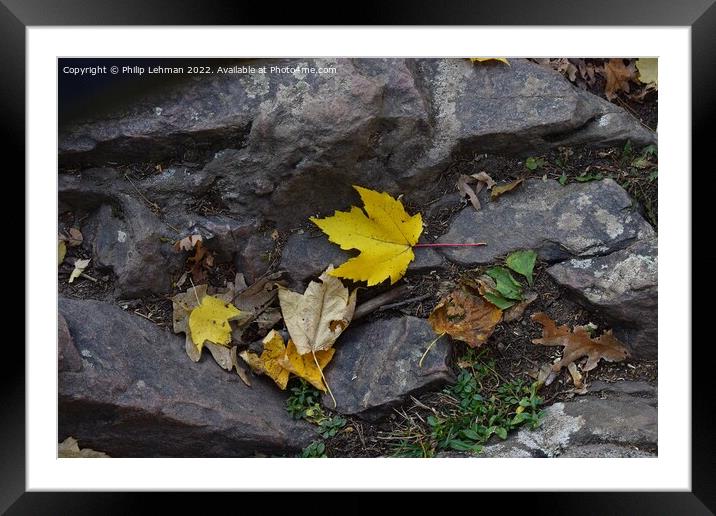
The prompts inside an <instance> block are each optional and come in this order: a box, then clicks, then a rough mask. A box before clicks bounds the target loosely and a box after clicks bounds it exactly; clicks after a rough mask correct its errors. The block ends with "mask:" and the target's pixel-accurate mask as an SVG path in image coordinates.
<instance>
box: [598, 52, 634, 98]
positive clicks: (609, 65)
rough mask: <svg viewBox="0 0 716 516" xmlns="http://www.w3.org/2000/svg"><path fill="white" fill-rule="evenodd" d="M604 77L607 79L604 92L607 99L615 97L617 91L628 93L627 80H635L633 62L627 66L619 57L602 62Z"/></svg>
mask: <svg viewBox="0 0 716 516" xmlns="http://www.w3.org/2000/svg"><path fill="white" fill-rule="evenodd" d="M603 73H604V77H605V78H606V80H607V83H606V85H605V86H604V94H605V95H606V97H607V98H608V99H609V100H613V99H614V98H616V96H617V95H618V93H619V92H621V91H623V92H624V93H629V82H630V81H636V76H637V70H636V67H635V66H634V64H633V63H630V64H629V65H628V66H627V65H625V64H624V60H623V59H621V58H613V59H610V60H609V61H607V62H606V63H604V71H603Z"/></svg>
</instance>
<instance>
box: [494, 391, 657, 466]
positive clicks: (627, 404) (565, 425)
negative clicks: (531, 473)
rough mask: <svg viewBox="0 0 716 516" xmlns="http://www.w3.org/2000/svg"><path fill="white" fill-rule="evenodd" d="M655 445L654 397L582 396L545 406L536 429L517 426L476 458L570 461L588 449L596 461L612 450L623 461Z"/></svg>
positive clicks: (655, 416) (655, 411)
mask: <svg viewBox="0 0 716 516" xmlns="http://www.w3.org/2000/svg"><path fill="white" fill-rule="evenodd" d="M605 445H609V446H607V447H606V448H605V447H604V446H605ZM585 446H591V448H585ZM656 446H657V410H656V398H646V399H645V398H638V397H633V396H627V395H613V396H610V397H609V398H608V399H600V398H596V397H593V396H583V397H580V398H577V399H574V400H571V401H567V402H558V403H555V404H553V405H550V406H549V407H547V408H546V409H545V416H544V420H543V422H542V425H541V426H540V427H539V428H537V429H536V430H530V429H528V428H525V427H523V428H521V429H520V430H518V431H517V432H516V433H514V434H511V435H509V436H508V438H507V440H506V441H503V442H500V443H498V444H493V445H489V446H486V447H485V448H484V450H483V454H482V455H480V456H484V457H558V456H565V457H568V456H574V457H576V456H581V455H579V454H580V453H581V454H584V453H586V452H587V451H588V450H591V451H592V452H593V453H597V454H598V455H596V456H600V457H601V456H615V455H614V453H616V452H617V451H622V452H623V453H624V455H623V456H627V457H629V456H634V455H631V453H633V450H634V448H637V449H639V450H651V449H655V448H656ZM609 454H611V455H609ZM649 455H652V454H651V453H650V452H649Z"/></svg>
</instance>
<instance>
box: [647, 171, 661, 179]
mask: <svg viewBox="0 0 716 516" xmlns="http://www.w3.org/2000/svg"><path fill="white" fill-rule="evenodd" d="M658 177H659V171H658V170H652V171H651V172H650V173H649V181H654V180H655V179H657V178H658Z"/></svg>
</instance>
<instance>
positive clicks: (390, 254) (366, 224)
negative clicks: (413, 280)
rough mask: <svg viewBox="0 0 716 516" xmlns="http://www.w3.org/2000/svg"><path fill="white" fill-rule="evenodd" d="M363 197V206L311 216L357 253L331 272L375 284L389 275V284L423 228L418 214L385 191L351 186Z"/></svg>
mask: <svg viewBox="0 0 716 516" xmlns="http://www.w3.org/2000/svg"><path fill="white" fill-rule="evenodd" d="M353 188H355V189H356V190H357V191H358V193H359V194H360V197H361V199H362V200H363V205H364V206H363V209H360V208H357V207H355V206H353V207H352V208H351V211H349V212H344V211H336V212H335V213H334V214H333V215H332V216H330V217H326V218H323V219H319V218H316V217H311V218H310V220H311V222H313V223H314V224H316V225H317V226H318V227H319V228H321V230H323V232H324V233H326V234H327V235H328V239H329V240H330V241H331V242H333V243H335V244H338V245H339V246H340V247H341V249H343V250H349V249H357V250H359V251H360V254H359V255H358V256H356V257H355V258H351V259H350V260H348V261H346V262H345V263H343V264H342V265H341V266H340V267H338V268H337V269H335V270H333V271H332V272H331V275H332V276H337V277H340V278H346V279H351V280H355V281H367V282H368V286H373V285H377V284H378V283H381V282H382V281H384V280H386V279H388V278H390V283H391V284H393V283H395V282H396V281H398V280H399V279H400V278H402V277H403V276H404V275H405V271H406V270H407V268H408V264H409V263H410V262H411V261H413V259H414V258H415V255H414V254H413V246H414V245H415V244H417V243H418V238H419V237H420V233H422V231H423V219H422V217H421V215H420V214H419V213H418V214H415V215H412V216H411V215H409V214H408V213H407V212H406V211H405V208H404V207H403V204H402V203H401V202H400V201H399V200H398V199H394V198H393V197H391V196H390V195H388V194H387V193H385V192H383V193H381V192H376V191H374V190H369V189H368V188H362V187H360V186H353Z"/></svg>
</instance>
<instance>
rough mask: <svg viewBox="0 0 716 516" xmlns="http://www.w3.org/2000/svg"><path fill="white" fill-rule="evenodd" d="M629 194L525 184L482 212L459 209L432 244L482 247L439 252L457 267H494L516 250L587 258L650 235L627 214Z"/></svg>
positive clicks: (599, 186) (607, 187)
mask: <svg viewBox="0 0 716 516" xmlns="http://www.w3.org/2000/svg"><path fill="white" fill-rule="evenodd" d="M631 206H632V200H631V198H630V197H629V194H628V193H627V192H626V191H625V190H624V189H623V188H622V187H621V186H619V185H618V184H617V183H615V182H614V181H612V180H611V179H604V180H602V181H592V182H589V183H573V184H569V185H566V186H562V185H560V184H559V183H558V182H557V181H555V180H547V181H543V180H542V179H529V180H527V181H525V182H524V184H523V185H521V186H519V187H518V188H517V189H515V190H514V191H512V192H510V193H507V194H505V195H503V196H501V197H499V198H498V199H496V200H495V201H492V202H483V208H482V210H480V211H478V212H476V211H475V210H474V209H472V208H471V207H468V208H465V209H464V210H462V211H461V212H460V213H459V214H458V215H457V216H456V217H455V218H454V219H453V221H452V223H451V224H450V229H449V230H448V232H447V233H446V234H445V235H443V236H442V237H440V238H439V239H438V242H446V243H447V242H476V241H481V242H487V245H486V246H482V247H452V248H450V247H448V248H440V252H441V253H442V254H443V255H445V256H446V257H447V258H448V259H449V260H450V261H453V262H455V263H459V264H461V265H470V266H472V265H479V264H487V263H491V262H494V261H495V260H497V259H498V258H500V257H503V256H505V255H506V254H508V253H510V252H512V251H516V250H518V249H534V250H535V251H536V252H537V254H538V255H539V257H540V258H541V259H542V260H546V261H559V260H564V259H566V258H571V257H577V256H579V257H589V256H598V255H603V254H607V253H610V252H613V251H616V250H619V249H623V248H625V247H627V246H628V245H630V244H631V243H633V242H634V241H636V240H637V239H642V238H648V237H650V236H652V235H653V234H654V230H653V229H652V228H651V226H650V225H649V224H648V223H647V222H646V221H645V220H644V219H643V218H642V217H641V215H639V214H638V213H637V212H636V211H634V210H633V209H631Z"/></svg>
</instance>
